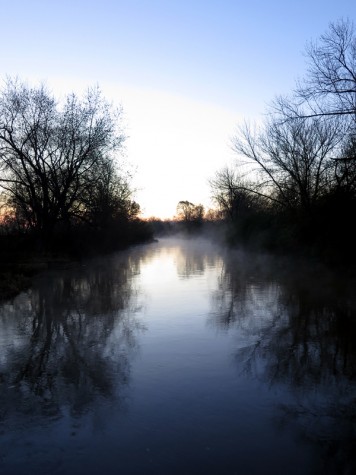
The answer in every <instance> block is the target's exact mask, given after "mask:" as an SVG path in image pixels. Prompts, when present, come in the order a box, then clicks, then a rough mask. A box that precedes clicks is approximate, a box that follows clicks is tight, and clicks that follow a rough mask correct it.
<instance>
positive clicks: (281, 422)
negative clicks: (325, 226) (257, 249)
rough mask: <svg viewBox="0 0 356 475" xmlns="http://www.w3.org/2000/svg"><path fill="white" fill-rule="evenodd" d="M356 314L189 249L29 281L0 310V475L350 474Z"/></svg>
mask: <svg viewBox="0 0 356 475" xmlns="http://www.w3.org/2000/svg"><path fill="white" fill-rule="evenodd" d="M355 310H356V297H355V295H354V292H353V288H352V285H351V283H350V282H347V281H342V279H341V278H339V277H338V278H335V276H333V275H331V274H329V273H327V272H326V271H325V269H322V268H321V267H313V266H309V265H307V264H305V263H304V264H302V263H299V264H297V263H295V262H294V263H290V262H287V261H281V260H279V261H273V260H272V259H270V258H269V257H268V256H261V255H259V256H253V255H247V254H244V253H242V252H237V251H235V252H233V251H227V250H226V249H225V250H224V249H222V248H220V247H218V246H217V245H215V244H213V243H212V242H211V241H209V240H204V239H200V240H197V239H162V240H160V242H158V243H153V244H150V245H146V246H139V247H136V248H132V249H131V250H128V251H125V252H120V253H117V254H114V255H112V256H109V257H105V258H100V259H94V260H91V261H86V262H85V263H82V264H73V266H71V267H70V268H68V269H63V270H53V271H51V272H47V273H45V274H42V275H40V276H38V278H37V279H36V280H35V282H34V285H33V287H32V288H31V289H30V290H29V291H28V292H25V293H22V294H21V295H19V296H18V297H16V298H15V299H14V300H13V301H10V302H6V303H4V304H2V306H1V307H0V473H4V474H26V473H36V474H48V473H53V474H72V473H77V474H81V473H83V474H84V473H85V474H96V473H100V472H103V473H104V472H105V473H106V474H117V473H124V474H136V473H137V474H141V473H145V474H175V473H177V474H183V473H184V474H200V473H202V474H217V473H219V474H225V473H226V474H234V473H246V474H266V473H271V474H275V475H278V474H281V475H282V474H283V475H284V474H286V473H288V474H309V473H310V474H314V473H315V474H325V473H326V474H334V473H352V472H353V470H355V468H356V467H355V456H354V449H355V413H356V412H355V411H356V406H355V400H356V399H355V395H356V391H355V389H356V386H355V378H356V350H355V345H354V341H355V336H356V324H355Z"/></svg>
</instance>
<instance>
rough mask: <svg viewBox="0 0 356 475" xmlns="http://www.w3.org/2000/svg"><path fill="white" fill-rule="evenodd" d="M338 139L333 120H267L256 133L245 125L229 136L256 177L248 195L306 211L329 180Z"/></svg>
mask: <svg viewBox="0 0 356 475" xmlns="http://www.w3.org/2000/svg"><path fill="white" fill-rule="evenodd" d="M340 141H341V136H340V126H339V124H338V122H337V121H327V122H326V121H323V120H321V119H319V118H313V119H312V120H310V121H306V120H304V119H298V120H294V121H285V122H280V121H279V120H278V119H276V120H275V119H273V118H272V119H270V120H268V121H267V122H266V124H265V126H264V127H263V128H262V130H259V131H257V132H255V133H254V132H252V131H251V129H250V127H249V126H247V125H245V126H244V127H241V128H240V129H239V134H238V135H237V136H236V137H235V138H234V150H235V151H236V152H237V153H238V154H239V155H240V156H242V157H243V159H244V160H246V159H248V161H249V162H250V163H252V164H254V165H257V167H255V172H256V171H257V172H258V173H259V176H260V181H259V184H258V186H255V187H254V188H251V192H253V193H256V194H258V195H261V196H264V197H266V198H268V199H269V200H270V201H271V202H273V203H275V204H276V205H277V206H280V207H282V208H287V209H289V210H302V211H303V212H304V213H308V212H309V211H310V209H311V208H312V207H313V205H314V204H315V203H316V201H317V200H318V198H319V197H320V196H321V195H322V194H323V193H326V192H327V191H328V190H329V188H330V186H331V181H332V179H333V170H334V161H333V160H331V155H330V154H331V152H332V151H333V150H335V149H336V147H337V145H338V144H339V143H340Z"/></svg>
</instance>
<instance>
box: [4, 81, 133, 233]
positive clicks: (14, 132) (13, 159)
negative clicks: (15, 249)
mask: <svg viewBox="0 0 356 475" xmlns="http://www.w3.org/2000/svg"><path fill="white" fill-rule="evenodd" d="M119 117H120V112H119V111H114V110H113V108H112V107H111V106H110V105H109V104H108V103H107V102H106V101H105V100H104V99H103V98H102V96H101V93H100V90H99V89H98V88H93V89H90V90H89V91H88V92H87V94H86V95H85V97H84V98H83V99H79V98H78V97H77V96H76V95H75V94H70V95H68V96H67V97H66V98H65V101H64V103H63V104H62V105H59V103H58V102H57V101H56V99H55V98H54V96H53V95H52V94H51V93H50V92H49V91H48V90H47V88H46V87H45V86H43V85H40V86H38V87H34V88H32V87H29V86H27V85H26V84H23V83H21V82H19V81H18V80H11V79H10V80H8V81H7V82H6V85H5V87H4V89H3V90H2V92H1V95H0V170H1V177H0V185H1V187H2V188H3V190H4V191H5V192H6V195H7V197H8V200H7V204H8V206H12V207H13V209H14V210H15V214H16V216H17V217H18V219H19V221H20V222H21V223H23V224H24V226H25V227H26V228H32V229H35V230H36V231H38V232H39V233H40V235H41V236H42V238H43V239H44V240H45V241H46V240H48V239H50V237H51V235H52V233H53V231H54V228H55V227H56V225H57V224H58V223H59V222H61V221H62V222H68V221H69V220H70V219H71V218H72V217H73V216H77V215H78V211H82V210H83V207H85V205H87V203H84V202H83V201H82V198H83V197H84V196H85V195H86V192H87V190H89V189H91V190H94V189H95V187H97V186H98V177H99V181H100V180H101V181H102V180H103V177H102V176H101V175H102V172H103V171H105V170H107V169H108V167H110V166H111V164H112V163H113V161H114V156H115V155H114V154H115V153H116V152H117V151H118V150H119V149H120V147H121V146H122V142H123V140H124V136H123V134H122V133H121V131H120V130H119V129H118V122H117V119H119Z"/></svg>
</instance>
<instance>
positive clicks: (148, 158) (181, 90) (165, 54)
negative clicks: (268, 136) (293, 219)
mask: <svg viewBox="0 0 356 475" xmlns="http://www.w3.org/2000/svg"><path fill="white" fill-rule="evenodd" d="M0 11H1V27H0V41H1V53H0V58H1V60H0V81H1V87H2V86H3V84H4V80H5V79H6V77H7V76H10V77H15V76H17V77H19V78H20V79H22V80H24V81H27V82H29V83H30V84H38V83H39V82H45V83H46V84H47V86H48V87H49V88H50V89H51V90H52V91H53V92H54V93H55V94H56V95H58V96H61V95H62V96H63V95H64V94H67V93H70V92H76V93H78V94H80V93H82V92H83V91H85V90H86V89H87V88H88V87H91V86H93V85H99V87H100V88H101V90H102V92H103V94H104V96H105V97H106V98H107V99H108V100H110V101H112V102H113V104H114V105H116V106H122V108H123V117H122V121H123V125H124V127H125V134H126V136H127V139H126V141H125V150H124V160H125V162H126V163H128V164H129V167H130V170H131V172H132V173H133V181H132V187H133V188H134V189H135V190H136V192H135V199H136V201H138V203H139V204H140V206H141V209H142V216H143V217H150V216H156V217H159V218H162V219H166V218H171V217H173V216H174V215H175V213H176V206H177V204H178V202H179V201H181V200H188V201H190V202H192V203H194V204H200V203H201V204H203V205H204V206H205V207H206V209H208V208H209V207H211V206H212V205H213V204H212V203H211V200H210V187H209V179H211V178H212V177H213V176H214V174H215V173H216V172H217V171H218V170H220V169H221V168H223V167H224V166H227V165H228V166H231V165H233V164H234V163H235V162H236V159H237V158H236V156H235V155H234V152H233V151H232V148H231V140H232V137H233V135H234V133H236V129H237V127H238V125H239V124H241V123H242V122H243V121H245V120H247V121H250V122H253V121H257V122H258V121H260V120H263V117H264V114H265V113H266V109H267V106H268V104H270V103H271V101H272V100H273V98H274V97H275V96H276V95H280V94H288V93H290V92H291V91H292V89H293V87H294V85H295V81H296V80H297V79H298V78H299V77H302V76H303V74H304V73H305V71H306V58H305V54H304V52H305V46H306V44H307V43H308V42H309V41H311V40H315V39H317V38H318V37H319V36H320V35H321V34H323V33H324V32H325V31H326V30H327V28H328V25H329V23H330V22H334V21H337V20H338V19H340V18H350V19H351V20H352V21H354V22H355V23H356V2H355V0H337V1H336V0H308V1H307V0H298V1H296V0H290V1H288V2H287V1H285V0H284V1H282V0H269V1H266V0H249V1H246V0H244V1H240V0H214V1H212V0H205V1H204V0H165V1H164V0H151V1H145V0H116V1H115V0H100V1H99V0H97V1H91V0H71V1H67V0H60V1H59V0H50V1H49V0H12V1H11V2H9V1H8V0H7V1H4V0H0Z"/></svg>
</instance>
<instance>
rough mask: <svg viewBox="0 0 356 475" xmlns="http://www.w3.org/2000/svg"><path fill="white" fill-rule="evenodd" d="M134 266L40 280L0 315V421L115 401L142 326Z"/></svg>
mask: <svg viewBox="0 0 356 475" xmlns="http://www.w3.org/2000/svg"><path fill="white" fill-rule="evenodd" d="M138 266H139V262H138V260H137V259H134V258H133V257H132V256H131V258H130V259H128V258H127V256H126V257H125V258H122V259H120V255H118V256H117V257H116V258H111V259H110V258H107V259H101V260H98V261H91V262H88V263H87V265H85V266H82V267H79V266H78V267H77V268H73V269H70V270H66V271H61V272H53V273H50V274H46V276H44V277H42V278H41V277H40V278H38V279H37V281H36V283H35V285H34V286H33V288H32V289H31V290H30V291H28V292H27V293H24V294H21V295H20V296H18V297H17V298H15V299H14V301H13V302H12V303H9V304H7V305H3V306H2V307H1V310H0V331H1V330H3V331H4V332H3V335H4V336H3V342H1V341H0V343H1V347H2V355H1V359H0V387H1V392H0V407H1V409H0V422H2V424H6V423H8V424H12V428H14V427H13V425H14V423H15V420H18V423H19V424H26V422H24V420H25V419H24V417H25V416H28V417H29V418H30V419H33V418H34V417H40V418H45V419H47V420H48V418H52V419H53V418H60V417H61V415H62V413H63V410H64V407H65V408H67V410H69V412H70V414H71V415H72V416H79V415H80V414H83V413H84V412H86V411H88V410H90V408H91V407H92V405H93V403H94V402H95V401H97V400H98V398H105V399H115V400H116V401H117V400H119V399H120V397H121V396H120V395H121V393H122V390H123V388H124V387H125V385H126V384H127V382H128V380H129V374H130V362H129V358H130V355H131V354H132V351H133V350H134V349H135V346H136V338H135V334H136V332H137V331H138V330H140V328H141V327H140V324H139V322H138V320H137V319H135V316H134V314H135V311H136V310H137V305H138V303H137V302H138V299H137V291H136V290H135V288H134V284H133V280H132V277H133V276H134V275H135V273H137V272H138V269H139V267H138Z"/></svg>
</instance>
